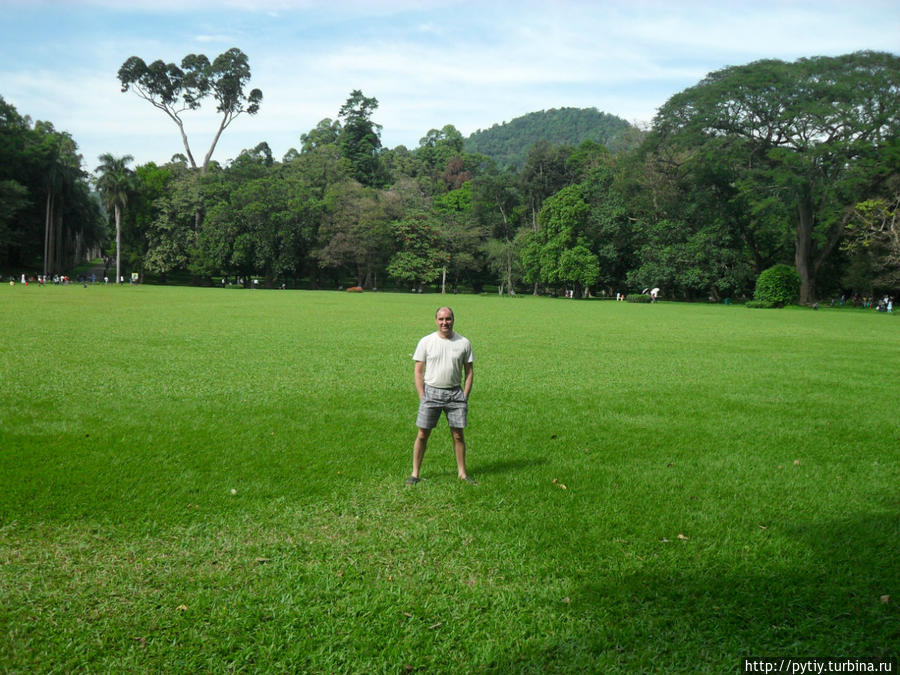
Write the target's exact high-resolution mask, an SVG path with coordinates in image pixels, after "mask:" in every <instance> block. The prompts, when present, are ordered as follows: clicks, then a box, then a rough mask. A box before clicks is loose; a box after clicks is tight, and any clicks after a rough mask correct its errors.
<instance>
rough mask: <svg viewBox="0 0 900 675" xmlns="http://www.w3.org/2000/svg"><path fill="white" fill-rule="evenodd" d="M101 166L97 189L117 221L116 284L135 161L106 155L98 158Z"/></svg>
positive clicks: (119, 273) (118, 277)
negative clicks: (123, 220)
mask: <svg viewBox="0 0 900 675" xmlns="http://www.w3.org/2000/svg"><path fill="white" fill-rule="evenodd" d="M98 159H99V160H100V166H98V167H97V168H96V171H97V173H99V174H100V175H99V177H98V178H97V189H98V190H99V191H100V194H101V195H102V197H103V201H104V202H105V203H106V205H107V207H112V209H113V213H114V214H115V219H116V283H119V281H120V280H121V275H122V211H123V210H124V209H125V205H126V204H127V203H128V197H129V195H130V194H131V193H132V192H133V191H134V190H135V189H136V187H137V184H136V181H135V177H134V172H133V171H132V170H131V169H129V168H128V165H129V164H130V163H131V162H132V161H133V160H134V157H132V156H131V155H123V156H122V157H114V156H113V155H111V154H110V153H108V152H107V153H104V154H102V155H100V157H99V158H98Z"/></svg>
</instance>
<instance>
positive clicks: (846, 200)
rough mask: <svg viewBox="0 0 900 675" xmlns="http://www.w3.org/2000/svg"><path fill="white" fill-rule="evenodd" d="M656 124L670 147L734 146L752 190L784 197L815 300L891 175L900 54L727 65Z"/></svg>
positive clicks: (741, 184) (666, 109) (805, 289)
mask: <svg viewBox="0 0 900 675" xmlns="http://www.w3.org/2000/svg"><path fill="white" fill-rule="evenodd" d="M654 127H655V130H654V138H653V139H652V140H651V142H652V143H655V144H658V145H660V146H670V147H671V146H676V147H678V148H680V149H681V150H683V151H685V152H686V153H691V152H697V153H701V154H702V153H703V152H704V150H705V149H706V148H709V147H712V146H715V148H716V151H717V152H719V153H729V154H730V155H731V156H732V157H734V159H735V161H734V167H735V170H736V171H737V170H738V168H739V175H738V176H737V180H736V181H735V185H736V186H737V187H738V189H740V190H742V191H743V193H744V194H745V196H748V197H750V198H751V201H753V197H754V196H756V201H758V200H759V199H770V198H772V197H776V198H777V199H778V200H779V201H780V203H781V204H782V205H783V207H784V209H783V213H784V214H785V216H786V217H787V218H790V222H791V227H792V229H793V234H794V264H795V267H796V269H797V272H798V274H799V275H800V279H801V291H800V301H801V302H803V303H810V302H813V301H814V300H815V298H816V276H817V273H818V271H819V269H820V268H821V267H822V265H823V263H825V262H826V261H827V260H828V258H829V256H830V255H831V253H832V252H833V251H834V250H835V248H836V245H837V244H838V242H839V241H840V239H841V237H842V236H843V234H844V230H845V226H846V225H847V223H848V222H849V220H850V219H851V218H852V215H853V207H854V205H855V204H856V203H857V202H858V201H860V199H861V198H863V197H864V196H865V195H866V194H867V193H869V192H870V191H871V190H872V185H873V184H874V183H878V182H879V181H882V180H884V178H885V176H886V175H887V173H888V172H887V171H886V170H885V167H884V166H883V162H882V160H881V157H883V149H884V148H885V147H886V146H888V145H889V144H890V143H891V142H892V139H895V138H896V137H897V135H898V132H900V57H898V56H895V55H892V54H887V53H880V52H871V51H867V52H857V53H854V54H848V55H844V56H838V57H824V56H820V57H813V58H808V59H800V60H798V61H795V62H793V63H785V62H783V61H777V60H766V61H757V62H754V63H750V64H748V65H744V66H736V67H730V68H725V69H723V70H720V71H717V72H715V73H712V74H710V75H708V76H707V77H706V78H705V79H704V80H702V81H701V82H700V83H699V84H697V85H696V86H694V87H691V88H689V89H686V90H685V91H683V92H681V93H679V94H676V95H675V96H673V97H672V98H671V99H669V100H668V101H667V102H666V104H665V105H664V106H663V107H662V108H660V110H659V113H658V114H657V116H656V119H655V122H654ZM687 156H688V157H689V154H688V155H687Z"/></svg>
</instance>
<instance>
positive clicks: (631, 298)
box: [625, 293, 653, 304]
mask: <svg viewBox="0 0 900 675" xmlns="http://www.w3.org/2000/svg"><path fill="white" fill-rule="evenodd" d="M625 301H626V302H637V303H647V304H649V303H651V302H653V298H651V297H650V296H649V295H648V294H647V293H629V294H628V295H626V296H625Z"/></svg>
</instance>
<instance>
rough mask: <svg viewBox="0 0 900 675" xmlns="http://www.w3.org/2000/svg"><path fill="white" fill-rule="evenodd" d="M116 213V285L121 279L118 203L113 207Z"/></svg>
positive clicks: (120, 224)
mask: <svg viewBox="0 0 900 675" xmlns="http://www.w3.org/2000/svg"><path fill="white" fill-rule="evenodd" d="M115 212H116V283H119V280H120V279H121V278H122V210H121V209H120V208H119V205H118V203H117V204H116V205H115Z"/></svg>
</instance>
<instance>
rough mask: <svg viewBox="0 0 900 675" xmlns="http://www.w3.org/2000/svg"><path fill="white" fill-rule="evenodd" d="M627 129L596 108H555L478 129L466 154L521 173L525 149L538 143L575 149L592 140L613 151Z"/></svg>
mask: <svg viewBox="0 0 900 675" xmlns="http://www.w3.org/2000/svg"><path fill="white" fill-rule="evenodd" d="M630 129H632V126H631V125H630V124H629V123H628V122H626V121H625V120H623V119H621V118H620V117H616V116H615V115H610V114H609V113H604V112H600V111H599V110H597V109H596V108H559V109H555V108H554V109H552V110H542V111H540V112H533V113H528V114H527V115H523V116H522V117H516V118H515V119H514V120H512V121H510V122H504V123H503V124H495V125H494V126H492V127H491V128H490V129H479V130H478V131H476V132H475V133H473V134H472V135H471V136H469V137H468V138H467V139H466V141H465V150H466V151H467V152H477V153H481V154H483V155H487V156H488V157H491V158H492V159H493V160H494V161H495V162H497V164H499V165H500V166H513V167H516V168H519V169H521V168H522V166H524V164H525V158H526V157H527V156H528V149H529V148H530V147H531V146H532V145H534V144H535V143H536V142H537V141H548V142H550V143H552V144H553V145H572V146H577V145H579V144H580V143H581V142H582V141H586V140H593V141H597V142H598V143H602V144H603V145H606V146H608V147H609V148H610V150H613V151H615V150H617V149H620V146H621V144H622V141H623V140H624V138H627V137H628V134H627V132H628V131H629V130H630Z"/></svg>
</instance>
